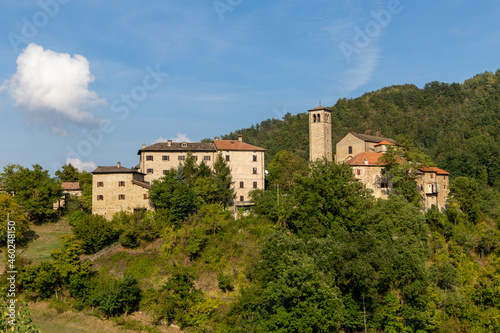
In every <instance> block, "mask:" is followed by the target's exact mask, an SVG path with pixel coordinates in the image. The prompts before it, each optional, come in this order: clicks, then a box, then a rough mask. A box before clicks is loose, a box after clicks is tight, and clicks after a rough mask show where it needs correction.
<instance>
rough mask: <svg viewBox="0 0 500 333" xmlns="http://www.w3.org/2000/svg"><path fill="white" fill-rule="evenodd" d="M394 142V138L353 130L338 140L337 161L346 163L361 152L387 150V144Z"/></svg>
mask: <svg viewBox="0 0 500 333" xmlns="http://www.w3.org/2000/svg"><path fill="white" fill-rule="evenodd" d="M394 143H395V141H394V140H392V139H388V138H381V137H378V136H373V135H366V134H358V133H352V132H351V133H348V134H347V135H346V136H345V137H344V138H343V139H342V140H340V141H339V142H337V145H336V152H335V162H336V163H344V162H346V161H348V160H350V159H352V158H353V157H354V156H356V155H358V154H360V153H369V152H373V153H374V152H385V151H386V145H391V144H392V145H394Z"/></svg>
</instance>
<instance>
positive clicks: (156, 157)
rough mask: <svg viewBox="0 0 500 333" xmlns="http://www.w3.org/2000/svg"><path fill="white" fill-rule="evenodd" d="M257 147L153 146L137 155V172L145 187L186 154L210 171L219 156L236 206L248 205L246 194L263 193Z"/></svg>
mask: <svg viewBox="0 0 500 333" xmlns="http://www.w3.org/2000/svg"><path fill="white" fill-rule="evenodd" d="M265 151H266V150H265V149H263V148H260V147H256V146H253V145H250V144H248V143H245V142H243V137H242V136H241V135H239V136H238V140H219V139H218V138H215V140H213V141H212V142H172V141H171V140H168V141H167V142H160V143H155V144H153V145H151V146H146V145H143V146H142V149H140V150H139V151H138V153H137V154H138V155H139V156H140V157H139V158H140V162H139V171H140V172H142V173H144V174H145V177H144V180H145V181H146V182H148V183H150V182H152V181H153V180H156V179H159V178H161V177H162V176H163V172H164V171H166V170H169V169H171V168H177V167H178V166H179V163H183V161H184V160H185V159H186V156H187V153H188V152H191V154H192V156H193V157H194V158H195V159H196V160H197V161H198V163H201V161H204V162H205V164H207V165H208V166H209V167H210V168H213V165H214V162H215V160H216V158H217V155H218V154H222V157H223V158H224V159H225V161H226V162H227V164H228V165H229V167H230V168H231V176H232V179H233V184H234V185H233V189H234V192H235V194H236V196H235V200H234V204H235V205H236V206H248V205H250V204H251V203H250V198H249V196H248V194H249V193H250V191H252V190H254V189H264V176H265V173H264V152H265Z"/></svg>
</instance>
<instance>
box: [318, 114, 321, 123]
mask: <svg viewBox="0 0 500 333" xmlns="http://www.w3.org/2000/svg"><path fill="white" fill-rule="evenodd" d="M320 117H321V116H320V115H319V114H318V123H319V122H321V118H320Z"/></svg>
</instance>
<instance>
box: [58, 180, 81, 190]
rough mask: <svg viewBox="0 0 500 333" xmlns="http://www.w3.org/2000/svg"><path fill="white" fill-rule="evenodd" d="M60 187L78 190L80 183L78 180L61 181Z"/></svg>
mask: <svg viewBox="0 0 500 333" xmlns="http://www.w3.org/2000/svg"><path fill="white" fill-rule="evenodd" d="M61 187H62V188H63V190H67V191H71V190H73V191H78V190H80V184H79V183H78V182H62V183H61Z"/></svg>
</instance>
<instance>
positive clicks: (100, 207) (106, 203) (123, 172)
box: [92, 163, 153, 220]
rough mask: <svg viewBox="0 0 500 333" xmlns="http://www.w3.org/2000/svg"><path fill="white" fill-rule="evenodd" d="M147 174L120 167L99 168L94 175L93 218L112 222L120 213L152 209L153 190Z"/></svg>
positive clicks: (118, 165)
mask: <svg viewBox="0 0 500 333" xmlns="http://www.w3.org/2000/svg"><path fill="white" fill-rule="evenodd" d="M144 176H145V175H144V174H143V173H141V172H138V171H135V170H131V169H128V168H124V167H122V166H121V165H120V163H118V164H117V166H99V167H97V168H96V169H95V170H94V171H93V172H92V214H99V215H103V216H104V217H105V218H106V219H108V220H111V219H112V218H113V215H114V214H116V213H118V212H120V211H124V212H134V211H137V210H147V209H152V208H153V207H152V204H151V201H150V200H149V198H148V191H149V189H150V188H151V186H150V185H149V184H147V183H145V182H144Z"/></svg>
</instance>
